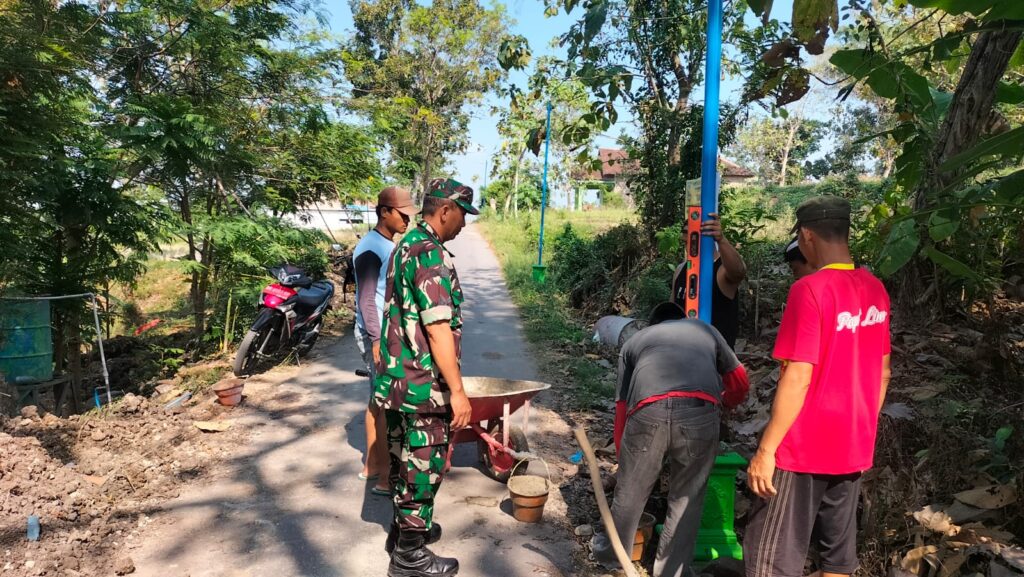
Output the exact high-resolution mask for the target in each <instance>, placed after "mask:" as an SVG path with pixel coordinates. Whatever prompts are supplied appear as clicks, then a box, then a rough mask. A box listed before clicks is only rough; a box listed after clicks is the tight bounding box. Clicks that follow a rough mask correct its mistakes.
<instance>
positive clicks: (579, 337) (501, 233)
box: [477, 210, 636, 409]
mask: <svg viewBox="0 0 1024 577" xmlns="http://www.w3.org/2000/svg"><path fill="white" fill-rule="evenodd" d="M635 218H636V217H635V215H634V214H633V213H632V212H630V211H626V210H598V211H587V212H569V211H561V210H553V211H550V212H548V213H547V215H546V217H545V223H544V229H545V249H546V250H545V254H544V261H545V262H547V260H548V257H549V256H550V253H549V251H548V250H547V249H548V247H550V246H551V241H552V240H553V236H554V235H555V234H558V232H559V231H561V230H562V228H563V227H564V225H565V223H571V224H572V226H573V228H575V229H576V230H577V231H579V232H580V234H583V235H587V236H589V235H593V234H596V233H598V232H601V231H603V230H607V229H609V228H611V227H613V226H615V225H616V224H619V223H620V222H622V221H623V220H635ZM477 222H478V223H479V225H480V228H481V230H482V232H483V233H484V235H485V236H486V237H487V239H488V240H489V241H490V242H491V246H492V247H493V248H494V252H495V253H496V254H497V256H498V260H499V261H500V262H501V265H502V269H503V271H504V274H505V281H506V283H507V284H508V288H509V292H510V293H511V294H512V300H513V302H515V304H516V306H517V307H519V313H520V316H521V317H522V320H523V328H524V330H525V333H526V338H527V340H528V341H530V343H531V344H532V345H533V349H534V352H535V355H536V356H537V358H538V363H537V364H538V366H539V367H540V370H541V373H542V375H543V377H544V378H545V379H547V380H548V381H551V382H553V383H555V384H556V385H559V386H556V389H557V390H561V391H563V392H564V394H562V395H560V400H561V401H562V402H563V403H564V405H565V406H566V407H567V408H570V409H586V408H588V407H590V406H591V405H593V404H594V403H596V402H600V401H606V400H612V398H613V394H614V384H613V383H612V382H609V381H608V380H607V379H606V378H605V377H606V376H607V375H608V372H609V371H608V369H607V368H604V367H601V366H600V365H598V364H597V362H596V361H595V360H594V359H592V358H589V357H587V356H586V355H588V354H590V355H592V356H597V355H599V354H601V353H602V352H605V353H607V351H602V350H601V348H600V347H599V346H598V345H595V344H594V343H592V342H591V335H592V334H593V333H592V331H591V329H590V328H589V327H586V326H584V325H582V324H581V323H580V322H579V320H578V315H577V314H576V313H575V312H574V311H572V310H571V309H570V307H569V305H568V304H567V302H566V298H565V295H563V294H561V292H559V291H558V290H556V289H555V288H554V287H553V286H552V285H551V282H550V280H551V279H550V278H549V279H548V284H546V285H537V284H536V283H535V282H534V281H533V276H532V275H533V265H535V264H536V262H537V245H538V238H537V237H538V232H539V230H540V225H539V222H540V219H539V216H538V215H537V214H536V213H533V214H525V215H520V218H519V220H518V221H517V220H511V219H509V220H504V221H502V220H498V219H496V218H493V217H491V218H482V219H480V220H479V221H477Z"/></svg>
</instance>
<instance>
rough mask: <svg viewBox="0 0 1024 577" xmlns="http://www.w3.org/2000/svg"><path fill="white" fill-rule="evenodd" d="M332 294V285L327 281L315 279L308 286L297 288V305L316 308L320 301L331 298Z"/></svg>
mask: <svg viewBox="0 0 1024 577" xmlns="http://www.w3.org/2000/svg"><path fill="white" fill-rule="evenodd" d="M333 294H334V285H333V284H331V283H329V282H327V281H317V282H315V283H313V284H312V285H310V287H309V288H303V289H299V292H298V294H297V295H295V296H296V298H298V301H299V303H298V304H299V306H304V307H309V308H316V307H318V306H320V303H322V302H324V301H325V300H327V299H329V298H331V296H332V295H333Z"/></svg>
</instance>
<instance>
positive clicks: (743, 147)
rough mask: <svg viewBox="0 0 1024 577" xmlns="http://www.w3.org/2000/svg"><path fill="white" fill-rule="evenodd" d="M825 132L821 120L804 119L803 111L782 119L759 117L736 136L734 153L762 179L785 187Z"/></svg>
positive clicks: (797, 174) (816, 146)
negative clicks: (753, 168) (752, 167)
mask: <svg viewBox="0 0 1024 577" xmlns="http://www.w3.org/2000/svg"><path fill="white" fill-rule="evenodd" d="M824 132H825V123H824V122H822V121H820V120H814V119H810V118H806V117H804V115H803V110H802V109H800V110H798V111H797V112H794V113H790V114H788V115H787V116H785V117H783V118H778V119H772V118H759V119H757V120H755V121H753V122H751V123H750V124H747V125H746V126H745V127H744V128H743V129H742V130H741V131H740V132H739V134H738V135H737V137H736V145H735V152H736V156H737V158H738V159H739V160H742V161H744V162H746V163H748V164H750V165H751V166H754V167H756V169H757V173H758V176H759V177H760V179H761V180H762V181H765V182H772V183H774V184H778V185H779V186H786V182H787V179H789V177H790V176H799V174H800V167H801V163H802V162H803V161H804V160H806V158H807V157H808V156H810V155H812V154H814V153H815V152H816V151H817V150H818V148H819V146H820V144H821V138H822V136H823V135H824Z"/></svg>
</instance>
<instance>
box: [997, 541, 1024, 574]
mask: <svg viewBox="0 0 1024 577" xmlns="http://www.w3.org/2000/svg"><path fill="white" fill-rule="evenodd" d="M999 555H1000V556H1001V557H1002V558H1003V561H1006V562H1007V563H1009V564H1010V566H1011V567H1014V568H1016V569H1017V570H1018V571H1024V549H1021V548H1020V547H1003V548H1002V549H1001V550H1000V551H999Z"/></svg>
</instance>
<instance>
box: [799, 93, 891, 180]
mask: <svg viewBox="0 0 1024 577" xmlns="http://www.w3.org/2000/svg"><path fill="white" fill-rule="evenodd" d="M894 125H895V118H894V116H893V115H892V114H891V110H889V109H888V107H887V106H884V105H880V106H876V105H874V104H868V103H865V102H863V101H861V102H857V103H853V104H839V105H837V106H835V107H834V109H833V121H832V123H830V124H829V125H828V127H827V130H826V132H827V133H828V134H829V135H830V136H831V138H832V141H833V143H834V146H833V148H832V150H831V151H829V152H828V153H827V154H825V156H824V157H822V158H819V159H816V160H814V161H813V162H806V163H804V172H805V173H806V174H807V175H808V176H812V177H814V178H819V179H820V178H825V177H827V176H833V175H848V174H855V175H856V174H873V175H875V176H879V177H881V178H888V177H889V174H890V173H891V172H892V165H893V162H894V161H895V159H896V154H897V153H898V150H897V148H896V141H895V140H893V139H892V137H891V136H882V137H877V136H876V135H877V134H879V133H881V132H884V131H885V129H886V128H891V127H892V126H894Z"/></svg>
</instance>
